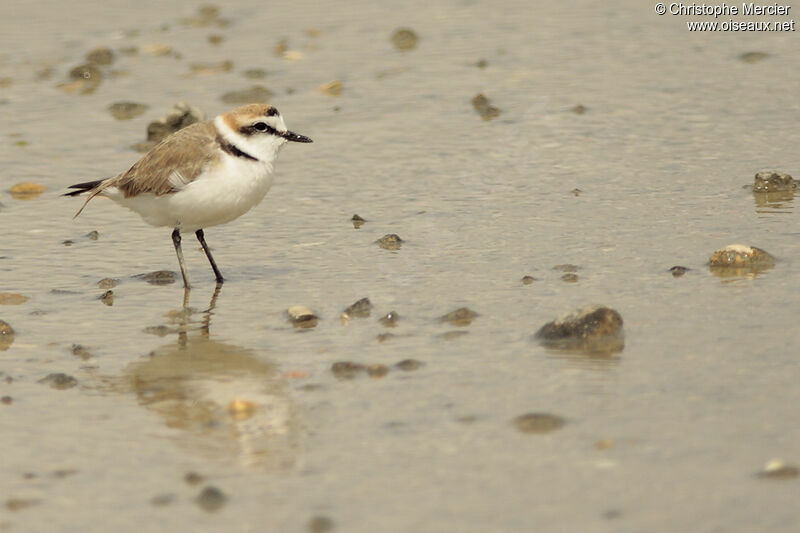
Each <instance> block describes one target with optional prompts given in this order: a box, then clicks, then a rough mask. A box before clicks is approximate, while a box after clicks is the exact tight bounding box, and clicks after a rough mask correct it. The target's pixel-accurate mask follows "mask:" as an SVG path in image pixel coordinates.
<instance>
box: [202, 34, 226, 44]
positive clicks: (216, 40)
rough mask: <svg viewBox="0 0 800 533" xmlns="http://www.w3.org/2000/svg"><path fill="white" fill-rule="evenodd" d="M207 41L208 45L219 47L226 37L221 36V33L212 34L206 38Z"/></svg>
mask: <svg viewBox="0 0 800 533" xmlns="http://www.w3.org/2000/svg"><path fill="white" fill-rule="evenodd" d="M206 40H207V41H208V44H211V45H213V46H218V45H220V44H222V42H223V41H224V40H225V36H224V35H220V34H219V33H212V34H211V35H209V36H207V37H206Z"/></svg>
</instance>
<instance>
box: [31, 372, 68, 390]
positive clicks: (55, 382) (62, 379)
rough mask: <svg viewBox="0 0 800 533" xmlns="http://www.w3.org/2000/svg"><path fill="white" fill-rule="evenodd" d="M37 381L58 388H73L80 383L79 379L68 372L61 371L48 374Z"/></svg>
mask: <svg viewBox="0 0 800 533" xmlns="http://www.w3.org/2000/svg"><path fill="white" fill-rule="evenodd" d="M37 383H43V384H47V385H50V387H52V388H54V389H58V390H65V389H71V388H72V387H74V386H75V385H77V384H78V380H77V379H75V378H74V377H72V376H69V375H67V374H63V373H61V372H58V373H53V374H48V375H47V376H45V377H43V378H42V379H40V380H39V381H38V382H37Z"/></svg>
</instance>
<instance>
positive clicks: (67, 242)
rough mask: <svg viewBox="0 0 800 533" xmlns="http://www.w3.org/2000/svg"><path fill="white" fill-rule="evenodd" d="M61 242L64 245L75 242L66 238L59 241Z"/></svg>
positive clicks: (70, 244)
mask: <svg viewBox="0 0 800 533" xmlns="http://www.w3.org/2000/svg"><path fill="white" fill-rule="evenodd" d="M61 244H63V245H64V246H72V245H73V244H75V241H73V240H71V239H67V240H65V241H61Z"/></svg>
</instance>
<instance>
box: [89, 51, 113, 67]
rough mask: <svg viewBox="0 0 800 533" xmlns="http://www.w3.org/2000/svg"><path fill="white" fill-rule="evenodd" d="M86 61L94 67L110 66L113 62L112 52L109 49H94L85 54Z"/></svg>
mask: <svg viewBox="0 0 800 533" xmlns="http://www.w3.org/2000/svg"><path fill="white" fill-rule="evenodd" d="M86 61H88V62H89V63H94V64H95V65H110V64H111V63H113V62H114V52H113V51H112V50H111V49H110V48H105V47H102V48H95V49H94V50H92V51H90V52H89V53H88V54H86Z"/></svg>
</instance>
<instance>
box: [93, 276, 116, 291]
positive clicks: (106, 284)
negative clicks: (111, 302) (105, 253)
mask: <svg viewBox="0 0 800 533" xmlns="http://www.w3.org/2000/svg"><path fill="white" fill-rule="evenodd" d="M117 285H119V280H118V279H115V278H103V279H101V280H100V281H98V282H97V287H98V288H99V289H113V288H114V287H116V286H117Z"/></svg>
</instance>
